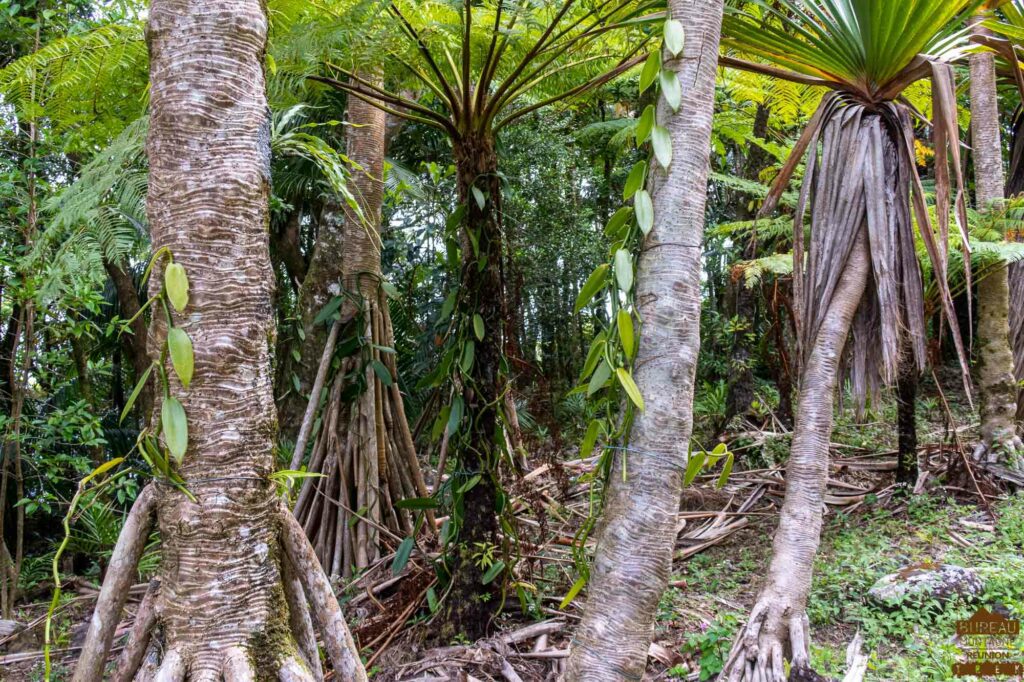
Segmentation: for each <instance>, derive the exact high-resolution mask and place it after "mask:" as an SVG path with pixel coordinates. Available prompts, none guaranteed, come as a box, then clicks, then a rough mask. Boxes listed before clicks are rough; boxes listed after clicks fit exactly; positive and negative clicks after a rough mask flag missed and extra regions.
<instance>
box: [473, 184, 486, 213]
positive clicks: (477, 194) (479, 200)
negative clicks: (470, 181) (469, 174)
mask: <svg viewBox="0 0 1024 682" xmlns="http://www.w3.org/2000/svg"><path fill="white" fill-rule="evenodd" d="M473 198H474V199H476V205H477V206H479V207H480V210H481V211H482V210H484V206H486V205H487V197H485V196H484V193H483V191H482V190H481V189H480V188H479V187H477V186H475V185H474V186H473Z"/></svg>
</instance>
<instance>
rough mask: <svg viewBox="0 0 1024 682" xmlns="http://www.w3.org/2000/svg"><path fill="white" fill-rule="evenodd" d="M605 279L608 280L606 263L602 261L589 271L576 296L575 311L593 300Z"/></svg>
mask: <svg viewBox="0 0 1024 682" xmlns="http://www.w3.org/2000/svg"><path fill="white" fill-rule="evenodd" d="M606 281H608V264H607V263H602V264H601V265H598V266H597V269H596V270H594V272H592V273H590V277H588V278H587V281H586V283H585V284H584V285H583V288H582V289H580V293H579V296H577V297H576V312H577V313H578V312H579V311H581V310H583V309H584V308H585V307H587V306H588V305H590V302H591V301H592V300H594V296H596V295H597V292H599V291H600V290H601V289H602V287H604V283H605V282H606Z"/></svg>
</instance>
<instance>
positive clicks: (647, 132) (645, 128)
mask: <svg viewBox="0 0 1024 682" xmlns="http://www.w3.org/2000/svg"><path fill="white" fill-rule="evenodd" d="M654 121H655V110H654V105H653V104H648V105H647V107H646V108H645V109H644V113H642V114H640V120H639V121H637V124H636V146H637V147H639V146H640V145H642V144H643V143H644V142H647V138H648V137H650V136H651V130H653V129H654Z"/></svg>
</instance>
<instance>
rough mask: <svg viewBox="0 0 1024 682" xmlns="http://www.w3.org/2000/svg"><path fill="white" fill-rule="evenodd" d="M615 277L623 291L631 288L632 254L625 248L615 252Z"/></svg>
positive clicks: (626, 291) (628, 290)
mask: <svg viewBox="0 0 1024 682" xmlns="http://www.w3.org/2000/svg"><path fill="white" fill-rule="evenodd" d="M615 279H616V281H618V283H619V289H621V290H622V292H623V293H626V294H628V293H629V292H630V291H631V290H632V289H633V254H631V253H630V252H629V251H627V250H626V249H619V250H618V251H616V252H615Z"/></svg>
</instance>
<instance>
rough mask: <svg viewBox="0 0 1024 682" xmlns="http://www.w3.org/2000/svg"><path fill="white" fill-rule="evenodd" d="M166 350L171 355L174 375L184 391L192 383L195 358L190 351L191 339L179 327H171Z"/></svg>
mask: <svg viewBox="0 0 1024 682" xmlns="http://www.w3.org/2000/svg"><path fill="white" fill-rule="evenodd" d="M167 349H168V350H169V351H170V353H171V365H173V366H174V373H175V374H177V375H178V378H179V379H180V380H181V385H182V386H184V387H185V388H186V389H187V388H188V385H189V384H190V383H192V372H193V370H194V369H195V356H194V354H193V351H192V339H190V338H189V337H188V334H186V333H185V330H184V329H182V328H181V327H171V328H170V330H169V331H168V332H167Z"/></svg>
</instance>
